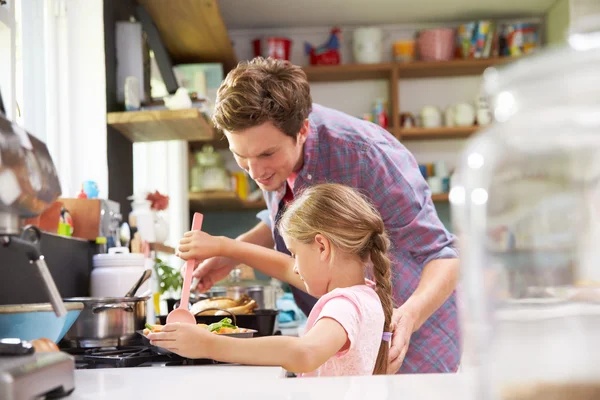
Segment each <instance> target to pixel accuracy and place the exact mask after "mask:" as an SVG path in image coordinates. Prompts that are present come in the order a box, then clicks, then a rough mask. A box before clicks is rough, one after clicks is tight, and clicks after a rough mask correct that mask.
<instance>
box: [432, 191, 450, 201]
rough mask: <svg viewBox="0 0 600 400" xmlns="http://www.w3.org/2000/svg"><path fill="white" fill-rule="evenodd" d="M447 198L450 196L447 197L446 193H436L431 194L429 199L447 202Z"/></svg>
mask: <svg viewBox="0 0 600 400" xmlns="http://www.w3.org/2000/svg"><path fill="white" fill-rule="evenodd" d="M449 198H450V197H449V194H448V193H437V194H432V195H431V200H433V201H434V202H438V203H442V202H448V201H449Z"/></svg>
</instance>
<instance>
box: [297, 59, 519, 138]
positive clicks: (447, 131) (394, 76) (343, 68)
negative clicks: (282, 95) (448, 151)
mask: <svg viewBox="0 0 600 400" xmlns="http://www.w3.org/2000/svg"><path fill="white" fill-rule="evenodd" d="M514 60H515V58H512V57H496V58H485V59H466V60H465V59H456V60H450V61H414V62H410V63H381V64H341V65H320V66H306V67H304V68H303V70H304V72H305V73H306V75H307V77H308V80H309V82H314V83H320V82H343V81H364V80H387V81H388V83H389V84H388V87H389V96H388V99H389V100H388V101H389V113H390V114H389V115H390V118H389V121H390V127H389V128H388V130H389V131H390V132H391V133H392V134H393V135H394V136H395V137H396V138H397V139H398V140H400V141H406V140H430V139H460V138H466V137H469V136H471V135H472V134H473V133H475V132H476V131H477V130H478V129H479V127H478V126H469V127H441V128H435V129H426V128H410V129H402V128H399V126H400V110H401V108H400V104H399V88H398V86H399V85H398V81H399V80H402V79H417V78H434V77H452V76H468V75H480V74H483V71H485V70H486V69H487V68H489V67H492V66H496V65H503V64H507V63H509V62H512V61H514Z"/></svg>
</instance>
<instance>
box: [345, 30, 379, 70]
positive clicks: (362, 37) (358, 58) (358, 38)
mask: <svg viewBox="0 0 600 400" xmlns="http://www.w3.org/2000/svg"><path fill="white" fill-rule="evenodd" d="M352 38H353V41H352V54H353V55H354V61H355V62H356V63H357V64H377V63H380V62H381V61H382V59H383V46H382V41H383V31H382V30H381V29H380V28H376V27H362V28H357V29H355V30H354V32H353V33H352Z"/></svg>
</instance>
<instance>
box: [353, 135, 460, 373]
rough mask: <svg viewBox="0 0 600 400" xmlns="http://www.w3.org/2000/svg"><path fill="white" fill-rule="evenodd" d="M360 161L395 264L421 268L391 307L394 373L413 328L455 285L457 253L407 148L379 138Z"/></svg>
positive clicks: (363, 186)
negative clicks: (414, 281)
mask: <svg viewBox="0 0 600 400" xmlns="http://www.w3.org/2000/svg"><path fill="white" fill-rule="evenodd" d="M361 161H362V162H361V189H363V190H365V191H366V192H367V193H368V195H369V197H370V198H371V199H372V200H373V203H374V204H375V205H376V207H377V209H378V210H379V212H380V213H381V215H382V217H383V219H384V221H385V224H386V230H387V231H388V234H389V236H390V238H391V239H392V251H393V255H396V256H399V258H400V259H399V260H397V262H396V263H394V266H395V267H396V268H402V267H403V265H402V259H411V260H413V261H414V264H415V265H413V267H414V268H419V269H420V272H421V276H420V278H419V282H418V284H416V285H415V286H416V289H415V291H414V292H413V293H411V294H410V297H409V296H408V293H406V294H403V296H401V297H402V298H403V299H407V300H406V301H405V302H404V304H399V308H397V309H396V310H394V316H393V319H392V322H393V338H392V343H391V348H390V353H389V360H390V367H389V369H388V372H390V373H396V371H398V369H399V368H400V366H401V364H402V361H403V360H404V357H405V355H406V352H407V351H408V346H409V343H410V337H411V335H412V333H413V332H414V331H416V330H417V329H419V328H420V327H421V326H422V325H423V324H424V323H425V321H427V319H428V318H429V317H431V315H432V314H433V313H435V312H436V311H437V310H438V309H439V308H440V307H441V306H442V305H443V304H444V302H445V301H446V300H448V298H449V297H450V296H451V295H452V293H453V291H454V290H455V288H456V284H457V281H458V273H459V270H458V268H459V264H458V252H457V251H456V249H455V248H454V245H455V238H454V236H453V235H452V234H451V233H449V232H448V231H447V230H446V228H445V227H444V225H443V224H442V222H441V221H440V219H439V217H438V215H437V212H436V209H435V206H434V204H433V202H432V200H431V195H430V190H429V187H428V185H427V182H426V181H425V179H424V178H423V176H422V175H421V173H420V171H419V168H418V165H417V163H416V161H415V159H414V157H413V156H412V154H410V152H408V151H407V150H406V149H404V148H402V147H400V146H395V145H391V144H379V143H378V144H377V145H376V146H372V147H370V148H369V149H368V150H367V151H366V152H365V153H364V155H363V157H361ZM395 272H396V273H398V272H399V271H395ZM409 276H410V275H409ZM413 285H414V284H413ZM411 286H412V285H411ZM413 287H414V286H413ZM407 297H408V298H407Z"/></svg>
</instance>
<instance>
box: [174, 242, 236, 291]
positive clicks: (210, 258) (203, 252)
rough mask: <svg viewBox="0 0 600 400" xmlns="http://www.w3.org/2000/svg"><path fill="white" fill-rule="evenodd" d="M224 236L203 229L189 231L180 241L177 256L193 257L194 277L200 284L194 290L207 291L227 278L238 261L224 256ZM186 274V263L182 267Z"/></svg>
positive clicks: (184, 258)
mask: <svg viewBox="0 0 600 400" xmlns="http://www.w3.org/2000/svg"><path fill="white" fill-rule="evenodd" d="M223 241H224V239H223V238H219V237H215V236H211V235H209V234H208V233H205V232H201V231H192V232H187V233H186V234H185V235H184V237H183V239H181V241H180V242H179V248H178V249H177V254H176V255H177V256H178V257H180V258H182V259H183V260H186V261H187V260H189V259H193V260H195V261H196V264H195V265H194V275H193V276H194V277H195V278H196V279H198V284H197V285H196V286H195V287H194V288H192V290H195V291H198V292H205V291H207V290H208V289H210V288H211V287H212V286H213V285H214V284H215V283H217V282H219V281H220V280H222V279H224V278H226V277H227V276H228V275H229V273H230V272H231V270H232V269H233V267H234V266H236V265H237V264H238V263H237V262H235V261H234V260H232V259H230V258H227V257H222V256H221V254H222V253H223V251H224V249H223V247H224V245H223ZM182 274H185V265H184V268H182Z"/></svg>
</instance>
